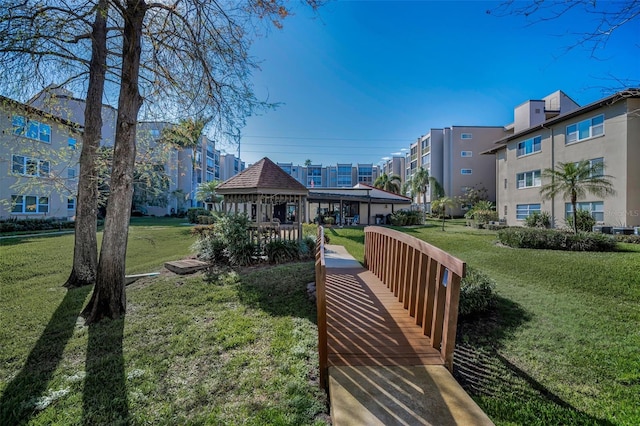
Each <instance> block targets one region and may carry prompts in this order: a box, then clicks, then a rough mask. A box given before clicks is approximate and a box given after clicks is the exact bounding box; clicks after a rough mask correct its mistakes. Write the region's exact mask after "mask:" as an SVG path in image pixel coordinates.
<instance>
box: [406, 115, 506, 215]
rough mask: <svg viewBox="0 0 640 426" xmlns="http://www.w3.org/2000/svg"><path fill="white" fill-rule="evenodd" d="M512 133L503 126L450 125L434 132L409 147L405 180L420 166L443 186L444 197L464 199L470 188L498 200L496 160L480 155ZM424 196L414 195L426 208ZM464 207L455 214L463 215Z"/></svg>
mask: <svg viewBox="0 0 640 426" xmlns="http://www.w3.org/2000/svg"><path fill="white" fill-rule="evenodd" d="M508 133H509V130H508V129H506V128H505V127H504V126H451V127H445V128H442V129H431V130H430V131H429V133H428V134H426V135H424V136H421V137H420V138H418V140H417V141H416V142H415V143H413V144H412V145H411V146H410V149H409V152H408V154H407V158H406V162H405V164H406V174H405V176H406V179H407V180H408V179H411V177H412V176H413V175H414V174H415V173H416V172H417V171H418V170H419V168H420V167H422V168H424V169H426V170H427V171H428V172H429V176H431V177H433V178H435V179H436V180H437V181H438V182H439V183H440V185H442V187H443V189H444V192H445V195H446V196H448V197H451V198H454V197H462V196H463V195H464V194H465V192H466V191H467V188H472V187H475V188H485V189H486V190H487V197H488V199H489V200H491V201H495V199H496V193H495V179H496V175H495V161H494V160H493V159H489V158H487V157H486V156H484V155H480V153H481V152H483V151H485V150H487V149H489V148H490V147H492V146H493V144H494V143H495V141H496V139H501V138H503V137H504V136H505V135H506V134H508ZM431 192H432V188H429V191H428V192H427V194H426V201H427V206H428V207H427V209H429V206H430V203H431V201H433V200H432V198H433V197H432V194H431ZM422 197H423V196H422V195H421V194H414V201H415V202H416V203H417V204H418V205H419V206H422V205H423V201H424V200H423V198H422ZM464 207H465V206H460V205H458V206H456V207H455V208H454V209H453V211H452V214H453V215H454V216H460V215H462V214H464Z"/></svg>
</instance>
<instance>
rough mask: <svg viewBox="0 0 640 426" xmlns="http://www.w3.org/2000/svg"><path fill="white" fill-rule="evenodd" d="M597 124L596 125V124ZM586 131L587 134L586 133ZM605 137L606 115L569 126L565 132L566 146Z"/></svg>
mask: <svg viewBox="0 0 640 426" xmlns="http://www.w3.org/2000/svg"><path fill="white" fill-rule="evenodd" d="M594 122H595V124H594ZM585 131H586V134H585V133H584V132H585ZM599 136H604V114H599V115H596V116H595V117H591V118H587V119H586V120H582V121H579V122H577V123H573V124H569V125H568V126H567V128H566V131H565V139H564V143H565V145H570V144H573V143H576V142H582V141H586V140H588V139H593V138H596V137H599Z"/></svg>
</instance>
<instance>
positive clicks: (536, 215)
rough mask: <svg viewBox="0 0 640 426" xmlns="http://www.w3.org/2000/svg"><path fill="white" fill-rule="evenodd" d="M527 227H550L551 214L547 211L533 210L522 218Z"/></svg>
mask: <svg viewBox="0 0 640 426" xmlns="http://www.w3.org/2000/svg"><path fill="white" fill-rule="evenodd" d="M524 224H525V226H527V227H528V228H547V229H548V228H550V227H551V215H549V213H548V212H533V213H531V214H530V215H529V216H527V217H526V219H525V220H524Z"/></svg>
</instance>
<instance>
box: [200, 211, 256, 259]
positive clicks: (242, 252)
mask: <svg viewBox="0 0 640 426" xmlns="http://www.w3.org/2000/svg"><path fill="white" fill-rule="evenodd" d="M248 229H249V218H248V216H247V215H246V214H224V215H221V216H220V217H219V218H218V219H217V221H216V223H215V224H213V225H207V226H198V227H196V228H195V229H194V231H193V232H194V233H195V234H196V235H198V242H197V243H196V250H197V251H198V254H199V256H200V257H201V258H202V259H205V260H207V261H210V262H219V263H227V264H229V265H231V266H246V265H250V264H251V263H253V262H254V261H255V259H256V252H257V247H256V246H255V245H254V244H253V243H252V242H251V241H250V239H249V232H248Z"/></svg>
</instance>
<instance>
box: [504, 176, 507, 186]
mask: <svg viewBox="0 0 640 426" xmlns="http://www.w3.org/2000/svg"><path fill="white" fill-rule="evenodd" d="M504 189H507V179H506V178H505V180H504Z"/></svg>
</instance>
